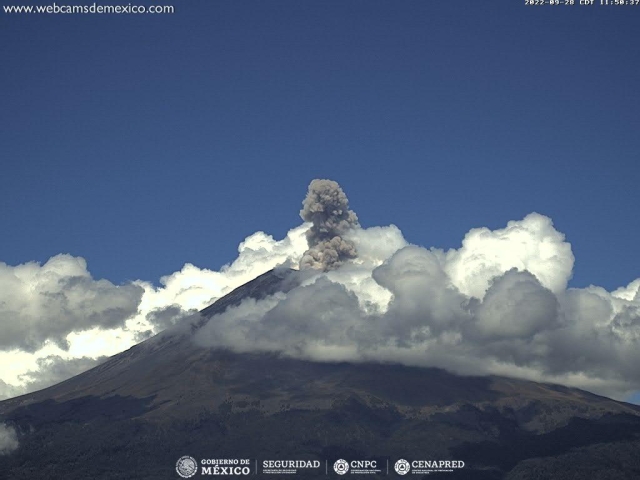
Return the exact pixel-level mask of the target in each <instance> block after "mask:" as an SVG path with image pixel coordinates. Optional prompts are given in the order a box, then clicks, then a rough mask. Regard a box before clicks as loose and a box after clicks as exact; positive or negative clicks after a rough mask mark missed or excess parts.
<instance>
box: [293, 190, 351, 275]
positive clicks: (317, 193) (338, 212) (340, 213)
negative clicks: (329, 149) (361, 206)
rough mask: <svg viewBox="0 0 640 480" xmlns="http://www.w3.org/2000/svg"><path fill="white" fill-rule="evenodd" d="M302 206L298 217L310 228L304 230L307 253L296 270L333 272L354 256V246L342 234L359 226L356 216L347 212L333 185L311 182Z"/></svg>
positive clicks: (346, 204) (346, 203)
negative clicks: (309, 223) (309, 225)
mask: <svg viewBox="0 0 640 480" xmlns="http://www.w3.org/2000/svg"><path fill="white" fill-rule="evenodd" d="M302 205H303V208H302V210H301V211H300V217H302V219H303V220H304V221H306V222H311V224H312V225H311V228H310V229H309V230H308V231H307V242H308V244H309V250H307V251H306V252H305V253H304V255H303V257H302V260H301V261H300V268H315V269H319V270H324V271H326V270H333V269H336V268H338V267H339V266H340V265H342V264H343V263H344V262H345V261H347V260H349V259H353V258H355V257H356V256H357V254H358V253H357V251H356V247H355V245H354V244H353V242H352V241H350V240H348V239H346V238H344V235H345V233H347V232H348V231H349V230H351V229H353V228H356V227H359V226H360V224H359V223H358V216H357V215H356V214H355V212H353V211H352V210H350V209H349V200H348V199H347V196H346V195H345V193H344V191H343V190H342V188H340V185H338V183H337V182H334V181H333V180H321V179H316V180H313V181H312V182H311V183H310V184H309V191H308V193H307V196H306V198H305V199H304V201H303V202H302Z"/></svg>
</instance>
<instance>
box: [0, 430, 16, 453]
mask: <svg viewBox="0 0 640 480" xmlns="http://www.w3.org/2000/svg"><path fill="white" fill-rule="evenodd" d="M17 448H18V436H17V435H16V431H15V430H14V429H13V428H12V427H10V426H8V425H5V424H3V423H0V455H7V454H9V453H11V452H13V451H14V450H15V449H17Z"/></svg>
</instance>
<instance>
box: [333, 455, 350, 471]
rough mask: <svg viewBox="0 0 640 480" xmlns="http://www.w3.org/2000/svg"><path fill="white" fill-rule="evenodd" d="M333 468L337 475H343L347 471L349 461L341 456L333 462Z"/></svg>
mask: <svg viewBox="0 0 640 480" xmlns="http://www.w3.org/2000/svg"><path fill="white" fill-rule="evenodd" d="M333 469H334V470H335V471H336V473H337V474H338V475H344V474H345V473H347V472H348V471H349V462H347V461H346V460H344V459H342V458H341V459H340V460H337V461H336V463H334V464H333Z"/></svg>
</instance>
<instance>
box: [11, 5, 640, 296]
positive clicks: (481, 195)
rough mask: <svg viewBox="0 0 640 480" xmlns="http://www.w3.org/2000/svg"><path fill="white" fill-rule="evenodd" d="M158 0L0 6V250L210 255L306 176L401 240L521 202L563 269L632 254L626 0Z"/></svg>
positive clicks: (441, 242)
mask: <svg viewBox="0 0 640 480" xmlns="http://www.w3.org/2000/svg"><path fill="white" fill-rule="evenodd" d="M22 3H25V2H24V1H23V2H22ZM175 6H176V9H177V12H176V13H175V14H174V15H163V16H161V15H158V16H142V15H138V16H134V15H130V16H124V15H122V16H108V15H104V16H71V15H68V16H65V15H48V16H46V15H31V16H27V15H24V16H17V15H13V16H8V15H6V14H2V15H0V55H1V58H2V62H1V64H2V68H1V70H0V92H2V96H1V98H2V108H1V109H0V159H1V161H2V178H3V187H2V203H1V205H0V225H2V229H3V232H4V234H3V235H2V236H1V237H0V261H3V262H6V263H8V264H11V265H15V264H18V263H23V262H27V261H31V260H37V261H40V262H44V261H46V260H47V259H48V258H49V257H51V256H52V255H55V254H58V253H71V254H72V255H76V256H82V257H84V258H86V259H87V261H88V263H89V269H90V271H91V272H92V274H93V275H94V277H96V278H103V277H104V278H107V279H109V280H111V281H113V282H115V283H121V282H124V281H126V280H128V279H138V278H140V279H145V280H150V281H157V280H158V278H159V277H160V276H161V275H165V274H168V273H171V272H174V271H176V270H178V269H179V268H180V267H181V266H182V265H183V264H184V263H185V262H192V263H194V264H196V265H198V266H200V267H209V268H216V269H217V268H218V267H219V266H220V265H222V264H224V263H227V262H229V261H231V260H233V259H234V258H235V256H236V248H237V245H238V243H239V242H240V241H241V240H243V239H244V237H245V236H247V235H249V234H251V233H253V232H255V231H257V230H263V231H265V232H267V233H270V234H272V235H274V237H276V238H282V237H283V236H284V235H285V233H286V232H287V230H289V229H290V228H291V227H293V226H295V225H298V224H299V223H300V218H299V216H298V212H299V209H300V206H301V205H300V204H301V201H302V199H303V197H304V195H305V192H306V188H307V185H308V183H309V181H310V180H311V179H313V178H317V177H322V178H325V177H326V178H332V179H335V180H337V181H338V182H339V183H340V184H341V185H342V186H343V188H344V189H345V191H346V193H347V194H348V195H349V198H350V200H351V205H352V208H353V209H354V210H355V211H356V212H357V213H358V215H359V217H360V220H361V223H362V224H363V225H364V226H372V225H387V224H390V223H395V224H396V225H398V226H399V227H400V228H401V229H402V231H403V233H404V235H405V237H406V238H407V239H408V240H409V241H411V242H413V243H417V244H420V245H426V246H437V247H442V248H452V247H459V245H460V241H461V239H462V238H463V236H464V234H465V233H466V232H467V231H468V230H469V229H470V228H472V227H478V226H487V227H490V228H501V227H503V226H504V225H505V224H506V222H507V221H508V220H512V219H519V218H522V217H524V216H525V215H526V214H527V213H529V212H532V211H537V212H540V213H542V214H545V215H547V216H549V217H551V218H553V220H554V222H555V225H556V228H557V229H558V230H559V231H561V232H563V233H565V234H566V235H567V239H568V240H569V241H570V242H571V244H572V248H573V252H574V254H575V256H576V264H575V269H574V278H573V280H572V281H571V283H570V285H571V286H577V287H582V286H586V285H589V284H592V283H593V284H597V285H602V286H604V287H606V288H607V289H613V288H616V287H618V286H621V285H626V284H627V283H629V282H630V281H631V280H633V279H635V278H637V277H638V265H639V264H640V262H639V260H640V258H639V254H638V248H637V245H638V242H637V239H638V237H639V235H640V222H638V221H637V214H636V210H637V205H638V200H639V195H638V180H639V178H640V175H639V174H640V167H638V160H639V158H638V157H639V153H638V152H640V135H638V130H639V127H640V120H639V118H638V112H640V81H639V80H640V55H639V49H640V42H639V40H640V34H639V33H638V21H639V20H640V7H636V8H634V7H599V6H595V7H580V6H573V7H564V6H560V7H548V6H545V7H525V5H524V1H522V2H520V1H509V2H507V1H501V2H498V1H489V2H478V1H462V0H456V1H449V2H426V1H405V2H390V1H384V2H381V1H371V0H367V1H344V0H342V1H339V2H336V1H322V2H319V1H317V2H299V1H272V2H264V1H261V2H254V1H238V0H234V1H210V0H207V1H201V0H188V1H187V0H176V3H175Z"/></svg>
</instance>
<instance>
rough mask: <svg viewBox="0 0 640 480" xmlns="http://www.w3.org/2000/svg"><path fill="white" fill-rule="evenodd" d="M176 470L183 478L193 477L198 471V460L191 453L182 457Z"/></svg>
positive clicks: (177, 463)
mask: <svg viewBox="0 0 640 480" xmlns="http://www.w3.org/2000/svg"><path fill="white" fill-rule="evenodd" d="M176 472H178V475H180V476H181V477H182V478H191V477H193V476H194V475H195V474H196V473H197V472H198V462H196V459H195V458H193V457H190V456H189V455H185V456H184V457H180V459H179V460H178V461H177V462H176Z"/></svg>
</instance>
